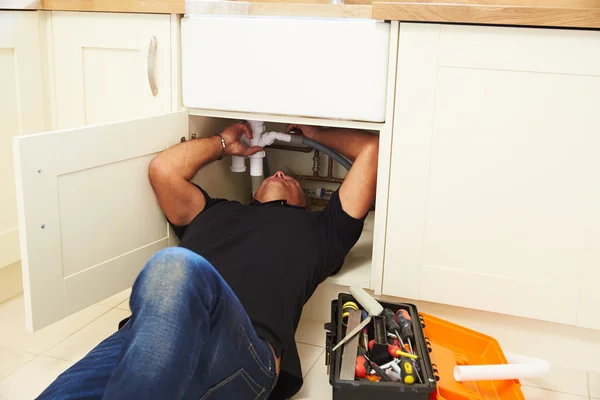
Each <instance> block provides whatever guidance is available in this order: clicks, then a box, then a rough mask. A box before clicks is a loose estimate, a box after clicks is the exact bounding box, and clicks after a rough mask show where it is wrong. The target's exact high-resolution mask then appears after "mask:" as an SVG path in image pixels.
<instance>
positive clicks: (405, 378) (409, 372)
mask: <svg viewBox="0 0 600 400" xmlns="http://www.w3.org/2000/svg"><path fill="white" fill-rule="evenodd" d="M400 376H401V378H402V382H404V383H405V384H407V385H412V384H413V383H415V375H414V367H413V365H412V362H411V360H410V358H408V357H401V358H400Z"/></svg>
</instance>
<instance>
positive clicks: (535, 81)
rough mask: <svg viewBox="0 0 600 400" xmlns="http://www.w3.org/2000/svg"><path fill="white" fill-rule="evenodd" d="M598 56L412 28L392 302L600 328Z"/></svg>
mask: <svg viewBox="0 0 600 400" xmlns="http://www.w3.org/2000/svg"><path fill="white" fill-rule="evenodd" d="M599 49H600V32H583V31H565V30H540V29H518V28H493V27H475V26H444V25H420V24H401V28H400V47H399V52H398V54H399V62H398V75H397V87H396V90H397V97H396V114H395V118H394V132H393V146H392V147H393V148H392V164H391V178H390V194H389V204H390V207H389V209H388V218H389V220H388V224H387V227H388V231H387V237H386V253H385V269H384V271H385V272H384V273H385V279H384V287H383V292H384V293H385V294H391V295H396V296H402V297H410V298H418V299H422V300H428V301H434V302H439V303H446V304H452V305H457V306H463V307H470V308H476V309H482V310H488V311H494V312H500V313H506V314H513V315H519V316H524V317H531V318H537V319H542V320H548V321H555V322H561V323H568V324H579V325H582V326H590V327H596V328H600V317H599V315H600V314H598V312H597V305H598V304H600V290H598V282H599V280H598V279H599V278H600V275H598V272H597V271H598V267H599V266H600V206H599V205H600V189H599V188H600V157H598V154H600V113H599V112H598V105H599V104H600V50H599Z"/></svg>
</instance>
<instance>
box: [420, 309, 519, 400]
mask: <svg viewBox="0 0 600 400" xmlns="http://www.w3.org/2000/svg"><path fill="white" fill-rule="evenodd" d="M419 314H420V315H421V317H422V320H423V323H424V324H425V327H424V330H423V331H424V333H425V337H426V338H427V339H429V342H430V345H431V353H430V354H429V356H430V357H431V363H432V364H433V368H434V369H437V371H438V375H439V378H440V379H439V381H438V382H437V391H436V392H433V393H432V394H431V400H436V399H437V400H488V399H489V400H492V399H494V400H498V399H500V400H525V396H523V392H522V391H521V383H520V382H519V381H518V380H504V381H469V382H457V381H456V380H455V379H454V367H456V366H457V365H489V364H507V363H508V362H507V361H506V357H505V356H504V352H503V351H502V348H501V347H500V344H499V343H498V341H497V340H496V339H494V338H493V337H490V336H487V335H484V334H482V333H479V332H476V331H473V330H471V329H467V328H465V327H463V326H460V325H456V324H453V323H452V322H448V321H445V320H443V319H439V318H436V317H434V316H432V315H429V314H424V313H419Z"/></svg>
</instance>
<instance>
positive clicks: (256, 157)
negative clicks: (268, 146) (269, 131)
mask: <svg viewBox="0 0 600 400" xmlns="http://www.w3.org/2000/svg"><path fill="white" fill-rule="evenodd" d="M248 123H249V124H250V126H251V127H252V136H253V138H252V140H250V146H260V145H261V144H260V143H261V139H262V135H263V133H264V132H265V123H264V122H263V121H248ZM263 158H265V152H264V151H259V152H258V153H255V154H253V155H251V156H250V175H251V176H264V173H263Z"/></svg>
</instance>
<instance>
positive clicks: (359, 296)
mask: <svg viewBox="0 0 600 400" xmlns="http://www.w3.org/2000/svg"><path fill="white" fill-rule="evenodd" d="M350 293H351V294H352V296H353V297H354V298H355V299H356V301H358V302H359V304H360V305H361V306H363V308H364V309H365V310H366V311H367V312H368V313H369V315H381V313H382V312H383V306H382V305H381V304H379V302H378V301H377V300H375V299H374V298H373V297H372V296H371V295H370V294H369V293H367V292H366V291H365V290H364V289H363V288H361V287H360V286H350Z"/></svg>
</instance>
